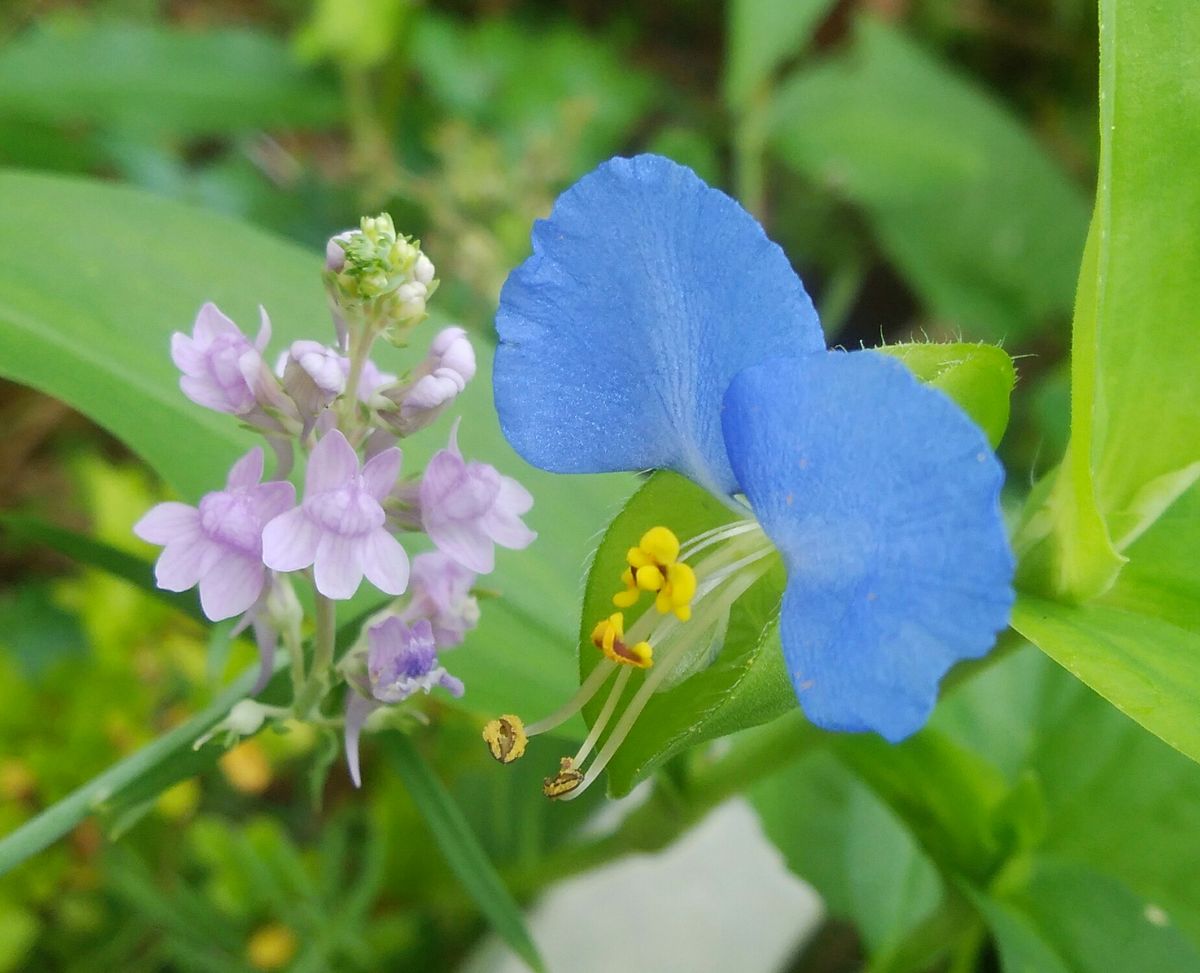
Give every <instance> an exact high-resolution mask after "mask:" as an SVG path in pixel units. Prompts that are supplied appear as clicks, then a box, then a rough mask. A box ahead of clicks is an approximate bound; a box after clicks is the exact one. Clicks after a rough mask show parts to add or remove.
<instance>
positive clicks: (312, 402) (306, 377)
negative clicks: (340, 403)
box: [278, 341, 346, 427]
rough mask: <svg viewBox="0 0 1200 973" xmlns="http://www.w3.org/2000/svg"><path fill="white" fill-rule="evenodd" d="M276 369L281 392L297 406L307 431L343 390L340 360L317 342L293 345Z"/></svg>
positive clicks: (344, 382) (344, 379)
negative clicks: (281, 384)
mask: <svg viewBox="0 0 1200 973" xmlns="http://www.w3.org/2000/svg"><path fill="white" fill-rule="evenodd" d="M278 369H279V371H280V372H281V373H282V376H281V377H282V378H283V390H284V392H285V393H287V395H288V396H289V397H290V398H291V400H292V401H293V402H295V403H296V409H297V410H298V411H299V413H300V416H301V418H302V419H303V420H304V423H305V426H306V427H311V425H312V423H313V422H314V421H315V419H316V418H317V416H319V415H320V414H321V413H322V412H324V411H325V409H326V408H327V407H328V405H329V403H331V402H332V401H333V400H334V399H336V398H337V397H338V396H339V395H341V394H342V391H343V390H344V389H345V387H346V373H345V371H344V370H343V368H342V356H341V355H339V354H338V353H337V352H336V351H334V350H333V349H332V348H326V347H325V346H324V345H322V344H321V343H320V342H317V341H294V342H292V346H291V348H289V349H288V352H287V354H286V355H285V356H283V358H281V359H280V362H279V366H278Z"/></svg>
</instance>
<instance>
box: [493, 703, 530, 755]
mask: <svg viewBox="0 0 1200 973" xmlns="http://www.w3.org/2000/svg"><path fill="white" fill-rule="evenodd" d="M483 741H484V743H486V744H487V745H488V749H489V750H490V751H491V752H492V756H493V757H495V758H496V759H497V760H499V761H500V763H502V764H510V763H512V762H513V761H514V760H519V759H520V758H521V757H522V756H524V754H525V744H526V743H528V742H529V739H528V737H527V736H526V735H525V724H524V723H522V722H521V717H519V716H513V715H512V714H511V713H509V714H507V715H505V716H501V717H500V718H499V719H498V720H490V721H489V722H488V723H487V725H486V726H484V728H483Z"/></svg>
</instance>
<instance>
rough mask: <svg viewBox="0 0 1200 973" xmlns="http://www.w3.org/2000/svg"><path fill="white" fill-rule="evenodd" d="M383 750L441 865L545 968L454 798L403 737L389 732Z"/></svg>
mask: <svg viewBox="0 0 1200 973" xmlns="http://www.w3.org/2000/svg"><path fill="white" fill-rule="evenodd" d="M387 747H388V752H389V753H390V754H391V757H392V761H393V763H394V764H395V766H396V770H397V772H398V773H399V774H400V776H401V778H403V780H404V786H405V787H406V788H407V789H408V793H409V796H411V797H412V799H413V803H414V804H416V806H417V809H418V810H419V811H420V812H421V816H422V817H423V818H424V819H425V823H426V824H427V825H428V826H429V830H430V832H431V833H432V834H433V837H434V840H435V841H436V842H437V843H438V847H439V848H441V850H442V854H443V855H444V856H445V857H446V863H447V864H448V865H449V866H450V868H451V869H452V870H453V871H454V874H455V875H457V876H458V879H459V881H461V882H462V884H463V888H465V889H466V890H467V892H468V894H469V895H470V896H471V898H472V899H473V900H474V901H475V904H476V905H477V906H479V911H480V912H482V913H483V915H484V916H485V917H486V918H487V920H488V922H489V923H491V925H492V928H493V929H495V930H496V932H497V933H498V934H499V935H500V937H501V938H502V939H503V940H504V941H505V942H506V943H508V945H509V946H511V947H512V949H513V951H514V952H515V953H516V954H517V955H518V956H520V957H521V958H522V959H523V960H524V961H525V962H526V963H528V964H529V966H530V967H532V968H533V969H534V970H538V971H541V970H543V969H544V968H545V967H544V966H543V964H542V960H541V957H540V956H538V952H537V947H536V946H534V944H533V940H532V939H531V938H530V936H529V932H528V931H527V930H526V928H525V921H524V917H523V916H522V914H521V909H520V906H518V905H517V903H516V902H515V901H513V898H512V896H511V895H510V894H509V891H508V889H507V888H505V886H504V882H503V881H502V880H501V879H500V876H499V875H498V874H497V873H496V869H495V868H494V867H493V865H492V863H491V862H490V861H489V860H488V857H487V854H486V853H485V852H484V850H483V848H482V847H481V846H480V844H479V839H478V838H476V837H475V834H474V832H473V831H471V829H470V827H469V826H468V824H467V822H466V819H465V818H464V817H463V813H462V811H460V810H459V808H458V805H456V804H455V803H454V799H453V798H452V797H451V796H450V795H449V794H448V793H447V792H446V789H445V788H444V787H443V786H442V783H441V781H439V780H438V779H437V776H436V775H435V774H434V773H433V770H432V769H431V768H430V766H429V764H427V763H426V762H425V759H424V758H423V757H422V756H421V754H420V753H419V752H418V750H417V749H416V747H414V746H413V744H412V741H410V740H409V739H408V737H406V736H404V735H403V734H399V733H392V734H388V738H387Z"/></svg>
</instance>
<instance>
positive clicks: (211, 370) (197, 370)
mask: <svg viewBox="0 0 1200 973" xmlns="http://www.w3.org/2000/svg"><path fill="white" fill-rule="evenodd" d="M259 313H260V315H261V325H260V327H259V331H258V336H257V337H256V338H255V339H254V343H253V344H251V343H250V339H249V338H247V337H246V336H245V335H244V334H242V331H241V329H240V328H239V327H238V326H237V325H236V324H234V323H233V321H231V320H230V319H229V318H228V317H226V316H225V315H224V314H223V313H222V312H221V310H220V308H218V307H217V306H216V305H215V304H213V303H212V302H211V301H210V302H209V303H207V304H205V305H204V306H203V307H201V308H200V311H199V313H198V314H197V315H196V323H195V325H194V326H193V328H192V335H191V337H188V336H187V335H186V334H184V333H183V332H181V331H176V332H175V333H174V334H173V335H172V336H171V359H172V360H173V361H174V362H175V365H176V367H177V368H178V369H179V370H180V371H181V372H183V375H182V376H181V377H180V379H179V387H180V388H181V389H182V390H183V394H184V395H186V396H187V397H188V398H189V399H191V400H192V401H193V402H195V403H196V404H197V405H202V406H204V407H205V408H207V409H215V410H216V411H217V412H228V413H230V414H232V415H245V414H246V413H248V412H252V411H253V410H254V409H255V407H256V406H257V405H258V404H259V398H260V393H259V385H260V384H261V383H262V382H263V381H264V380H265V379H269V373H268V374H266V375H264V373H265V372H266V366H265V365H264V364H263V358H262V352H263V349H264V348H266V347H267V342H268V341H269V340H270V338H271V321H270V319H269V318H268V317H267V312H266V310H265V309H263V308H259Z"/></svg>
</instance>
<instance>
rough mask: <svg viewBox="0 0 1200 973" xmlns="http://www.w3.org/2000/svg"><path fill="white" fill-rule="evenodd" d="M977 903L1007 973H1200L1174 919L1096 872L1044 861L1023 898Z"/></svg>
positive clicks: (1199, 957)
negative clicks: (1190, 972)
mask: <svg viewBox="0 0 1200 973" xmlns="http://www.w3.org/2000/svg"><path fill="white" fill-rule="evenodd" d="M974 899H975V901H976V904H977V905H978V906H979V907H980V909H981V911H982V913H983V915H984V916H985V918H986V919H987V921H988V923H989V925H990V926H991V929H992V933H993V934H994V935H995V937H996V941H997V944H998V945H999V948H1000V956H1001V960H1002V962H1003V966H1004V970H1005V973H1026V971H1036V973H1068V971H1069V973H1112V971H1114V970H1146V971H1149V970H1162V971H1164V973H1165V971H1167V970H1172V971H1174V970H1180V971H1183V970H1195V969H1200V952H1197V950H1196V948H1195V946H1193V945H1192V944H1191V943H1190V942H1188V940H1187V939H1186V938H1185V937H1184V936H1183V935H1182V934H1181V933H1180V932H1179V930H1178V929H1177V928H1175V927H1174V925H1173V923H1172V921H1171V918H1170V916H1168V915H1167V914H1166V913H1164V912H1163V911H1162V910H1161V909H1160V908H1158V907H1157V906H1155V904H1154V903H1152V902H1146V901H1144V900H1142V899H1141V898H1139V897H1138V896H1136V895H1135V894H1134V893H1133V892H1131V891H1130V890H1129V889H1128V888H1127V887H1126V886H1124V885H1123V884H1122V883H1120V882H1118V881H1116V880H1115V879H1113V878H1110V877H1109V876H1107V875H1105V874H1103V873H1102V872H1100V871H1096V870H1094V869H1091V868H1087V867H1084V866H1080V865H1067V864H1062V863H1059V862H1054V861H1052V860H1045V859H1043V860H1040V861H1038V862H1037V863H1036V864H1035V866H1034V870H1033V874H1032V876H1031V878H1030V880H1029V881H1028V883H1027V884H1025V885H1024V886H1023V887H1022V888H1021V890H1020V891H1019V892H1016V893H1013V894H1011V895H1009V896H1004V897H1002V898H988V897H985V896H982V895H978V894H977V895H976V896H974Z"/></svg>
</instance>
